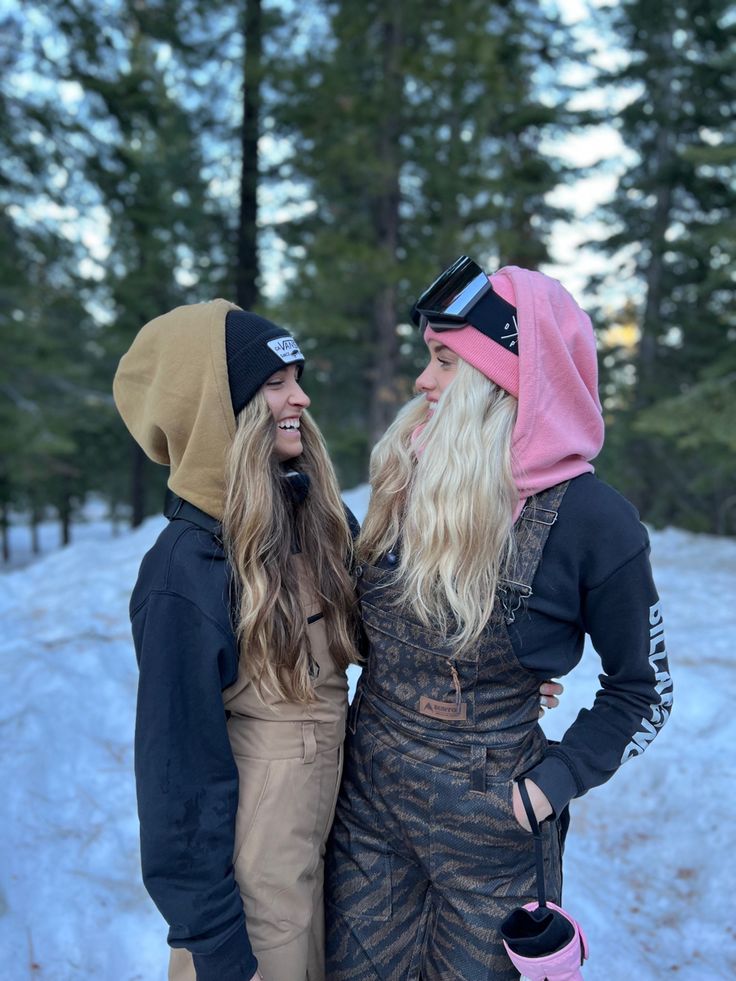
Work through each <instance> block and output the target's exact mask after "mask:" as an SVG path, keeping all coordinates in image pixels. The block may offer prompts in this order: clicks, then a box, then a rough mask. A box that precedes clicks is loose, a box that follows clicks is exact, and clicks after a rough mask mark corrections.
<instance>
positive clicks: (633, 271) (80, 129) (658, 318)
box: [0, 0, 736, 562]
mask: <svg viewBox="0 0 736 981" xmlns="http://www.w3.org/2000/svg"><path fill="white" fill-rule="evenodd" d="M735 35H736V6H735V5H734V4H733V3H729V2H725V0H661V2H658V3H656V4H655V3H651V2H650V0H622V2H618V3H606V2H600V0H596V2H591V3H585V2H583V0H574V2H573V0H567V2H560V3H556V2H554V0H539V2H530V0H497V2H493V0H490V2H489V0H484V2H482V3H481V2H479V0H462V2H461V0H435V2H433V3H427V2H426V0H402V2H397V0H331V2H325V0H302V2H299V3H294V2H291V0H270V2H265V0H240V2H235V0H179V2H174V0H107V2H104V3H100V2H97V0H94V2H93V0H48V2H36V0H23V2H22V3H21V2H20V0H0V338H1V341H0V342H1V349H0V531H1V533H2V549H3V559H4V560H5V562H8V561H9V560H10V559H11V558H12V557H11V555H10V538H9V535H8V526H9V523H10V522H11V521H18V520H24V521H27V522H28V523H29V524H30V526H31V529H32V530H34V529H36V528H37V527H38V526H39V524H40V523H41V522H42V521H43V520H44V519H46V518H48V517H49V515H50V514H54V515H56V516H58V519H59V522H60V535H61V537H62V540H63V541H67V540H68V539H69V537H70V535H71V528H72V525H73V521H74V518H75V515H76V514H77V513H79V512H80V511H81V510H82V509H83V507H84V504H85V501H87V500H88V499H89V498H90V497H91V496H95V497H96V498H97V499H98V500H99V499H102V500H104V501H105V502H106V503H107V505H108V506H109V509H110V513H111V515H112V516H113V517H114V518H116V519H119V520H121V521H122V520H125V521H130V522H131V523H132V524H133V525H137V524H139V523H140V522H141V521H142V519H143V518H144V516H145V515H146V514H149V513H153V512H156V511H159V510H160V508H161V504H162V500H163V485H164V480H165V472H164V471H163V470H162V468H160V467H158V468H157V467H155V466H154V465H153V464H151V463H149V462H148V461H147V460H146V459H145V458H144V457H143V456H142V454H141V451H140V450H138V449H137V447H135V446H134V445H133V444H132V440H131V439H130V438H129V436H128V435H127V433H126V431H125V429H124V427H123V426H122V424H121V423H120V421H119V419H118V418H117V415H116V413H115V409H114V405H113V403H112V397H111V392H110V388H111V380H112V376H113V373H114V370H115V367H116V365H117V362H118V360H119V358H120V356H121V354H122V353H123V352H124V351H125V350H126V348H127V347H128V345H129V344H130V342H131V340H132V338H133V336H134V335H135V333H136V332H137V330H138V329H139V328H140V327H141V326H142V325H143V324H144V323H145V322H146V321H148V320H149V319H151V318H152V317H154V316H157V315H158V314H160V313H162V312H164V311H166V310H168V309H171V308H172V307H174V306H177V305H179V304H182V303H189V302H195V301H199V300H206V299H210V298H212V297H215V296H225V297H227V298H229V299H233V300H235V301H236V302H238V303H239V304H241V305H242V306H244V307H246V308H251V309H256V310H258V311H259V312H261V313H263V314H265V315H266V316H269V317H271V318H273V319H275V320H276V321H278V322H280V323H283V324H284V325H286V326H288V327H289V328H290V329H291V330H292V331H293V332H294V334H295V335H296V336H297V337H298V339H299V342H300V344H301V345H302V347H303V348H304V350H305V352H306V353H307V358H308V368H307V375H306V383H307V388H308V391H309V394H310V396H311V397H312V411H313V413H314V415H315V417H316V418H317V420H318V422H319V423H320V425H321V426H322V428H323V430H324V431H325V434H326V436H327V438H328V442H329V445H330V449H331V451H332V455H333V457H334V459H335V461H336V464H337V467H338V471H339V475H340V478H341V481H342V484H343V486H344V487H350V486H353V485H354V484H356V483H358V482H360V481H363V480H365V478H366V474H367V462H368V454H369V451H370V447H371V446H372V444H373V442H374V441H375V439H376V438H377V437H378V436H379V435H380V434H381V432H382V431H383V430H384V428H385V426H386V425H387V423H388V422H389V421H390V420H391V418H392V417H393V416H394V414H395V412H396V409H397V407H398V406H399V405H400V404H401V403H402V402H403V401H405V400H406V398H407V397H408V396H409V395H410V393H411V391H412V382H413V378H414V377H415V375H416V373H417V370H418V368H419V366H420V365H421V361H422V347H423V345H422V342H421V338H420V337H419V336H418V335H417V333H416V331H415V330H414V329H413V328H411V327H410V326H409V323H408V309H409V307H410V305H411V302H412V300H413V299H414V298H415V297H416V294H417V293H418V292H419V291H420V290H421V289H422V288H423V287H424V286H426V285H427V283H428V282H430V281H431V280H432V279H433V278H434V277H435V276H436V275H437V273H438V272H439V271H440V270H441V269H442V268H443V267H444V266H446V265H448V264H449V263H450V262H451V261H453V260H454V259H455V258H456V257H457V256H458V255H459V254H461V253H463V252H465V253H468V254H470V255H472V256H473V257H475V258H476V259H478V260H479V261H480V262H481V263H482V264H483V265H484V266H485V268H487V269H488V270H489V271H490V270H492V269H494V268H495V267H497V266H498V265H501V264H510V263H515V264H519V265H523V266H528V267H531V268H541V269H542V270H543V271H547V272H551V273H552V274H554V275H556V276H557V277H558V278H560V279H561V280H562V281H563V283H565V285H567V286H568V288H570V289H571V290H572V292H573V293H575V295H577V296H578V297H579V298H581V299H582V301H583V304H584V306H585V307H586V308H587V309H588V311H589V312H590V313H591V315H592V317H593V321H594V324H595V326H596V330H597V334H598V339H599V347H600V364H601V370H602V382H601V392H602V398H603V404H604V412H605V416H606V422H607V427H608V436H607V443H606V447H605V449H604V451H603V454H602V456H601V457H600V459H599V461H598V463H597V470H598V473H599V474H600V475H601V476H602V477H603V478H604V479H606V480H609V481H610V482H611V483H613V484H614V485H616V486H617V487H618V488H619V489H620V490H622V491H623V492H624V493H625V494H626V495H627V496H628V497H630V498H631V499H632V500H633V501H634V503H635V504H636V505H637V506H638V507H639V509H640V512H641V514H642V516H643V518H644V519H645V520H646V521H647V522H648V523H650V524H652V525H654V526H663V525H666V524H671V525H677V526H680V527H683V528H688V529H692V530H694V531H701V532H702V531H705V532H713V533H717V534H730V535H733V534H736V454H734V450H736V385H734V382H735V381H736V346H735V345H734V338H735V337H736V303H735V302H734V300H735V299H736V297H735V295H734V294H735V292H736V221H735V220H734V218H735V214H736V209H735V208H734V204H735V203H736V171H735V170H734V162H735V158H736V127H735V123H734V121H735V114H736V70H735V69H736V45H735V44H734V37H735ZM601 189H604V191H605V193H603V194H601Z"/></svg>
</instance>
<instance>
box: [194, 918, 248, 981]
mask: <svg viewBox="0 0 736 981" xmlns="http://www.w3.org/2000/svg"><path fill="white" fill-rule="evenodd" d="M192 959H193V960H194V969H195V971H196V972H197V981H250V979H251V978H252V977H253V975H254V974H255V973H256V970H257V968H258V961H257V960H256V958H255V955H254V953H253V948H252V947H251V945H250V940H249V939H248V934H247V932H246V930H245V927H244V926H242V927H240V928H239V929H238V930H236V931H235V933H234V934H232V936H230V937H228V939H227V940H226V941H225V943H224V944H220V946H219V947H218V948H217V949H216V950H213V951H212V953H210V954H192Z"/></svg>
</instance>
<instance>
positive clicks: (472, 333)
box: [424, 269, 519, 399]
mask: <svg viewBox="0 0 736 981" xmlns="http://www.w3.org/2000/svg"><path fill="white" fill-rule="evenodd" d="M488 278H489V279H490V281H491V285H492V286H493V289H494V290H495V291H496V293H498V295H499V296H500V297H502V298H503V299H504V300H506V302H507V303H510V304H512V306H515V307H517V310H518V304H517V302H516V296H515V295H514V286H513V283H512V282H511V277H510V276H509V275H508V274H507V273H506V272H505V271H504V270H503V269H502V270H500V271H499V272H496V273H494V274H493V275H492V276H489V277H488ZM424 340H425V341H437V342H438V343H439V344H444V345H445V347H447V348H449V349H450V350H451V351H454V352H455V354H457V355H458V356H459V357H461V358H462V359H463V361H467V362H468V364H472V366H473V367H474V368H477V369H478V371H480V372H481V374H483V375H485V376H486V378H490V380H491V381H492V382H495V383H496V384H497V385H500V386H501V388H504V389H506V391H507V392H510V393H511V394H512V395H513V396H514V397H515V398H517V399H518V397H519V355H518V353H516V354H514V352H513V351H509V350H508V349H507V348H505V347H504V346H503V345H502V344H498V343H497V342H496V341H494V340H491V338H490V337H486V335H485V334H481V332H480V331H479V330H476V329H475V327H471V326H470V325H468V326H467V327H461V328H460V329H459V330H443V331H435V330H432V328H431V327H430V326H428V327H427V328H426V329H425V331H424ZM517 351H518V348H517Z"/></svg>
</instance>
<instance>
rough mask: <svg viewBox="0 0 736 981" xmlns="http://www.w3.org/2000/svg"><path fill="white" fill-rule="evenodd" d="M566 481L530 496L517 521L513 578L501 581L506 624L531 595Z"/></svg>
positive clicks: (566, 485) (510, 621)
mask: <svg viewBox="0 0 736 981" xmlns="http://www.w3.org/2000/svg"><path fill="white" fill-rule="evenodd" d="M569 484H570V481H569V480H566V481H564V482H563V483H561V484H555V486H554V487H548V488H547V489H546V490H543V491H541V492H540V493H539V494H535V495H534V497H530V498H529V499H528V500H527V502H526V504H525V505H524V507H523V508H522V509H521V514H520V515H519V518H518V520H517V522H516V527H515V531H514V533H515V535H516V543H517V554H516V564H515V566H514V573H513V577H512V578H509V579H502V580H501V583H502V585H501V587H500V588H501V598H502V602H503V607H504V611H505V619H506V621H507V623H513V621H514V618H515V614H516V612H517V610H518V609H519V607H520V606H521V603H522V600H523V599H524V598H526V597H528V596H531V595H532V583H533V582H534V576H535V575H536V572H537V567H538V566H539V562H540V560H541V558H542V552H543V550H544V546H545V545H546V544H547V538H548V536H549V533H550V529H551V528H552V525H553V524H554V523H555V521H557V513H558V508H559V506H560V503H561V501H562V498H563V497H564V496H565V491H566V490H567V488H568V486H569Z"/></svg>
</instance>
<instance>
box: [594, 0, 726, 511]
mask: <svg viewBox="0 0 736 981" xmlns="http://www.w3.org/2000/svg"><path fill="white" fill-rule="evenodd" d="M732 13H733V6H732V4H730V3H727V2H725V0H667V2H666V3H663V4H658V5H654V6H653V5H651V4H648V3H646V2H644V0H629V2H627V3H624V4H621V5H620V6H619V8H617V9H616V10H615V11H614V23H615V26H616V28H617V30H618V32H619V36H620V37H621V39H622V42H623V44H624V46H625V48H626V50H627V52H628V53H629V60H628V63H627V65H626V66H625V67H624V68H623V69H622V70H620V71H619V72H617V73H615V74H614V75H612V76H611V78H610V80H611V81H612V82H613V83H615V84H616V85H617V86H624V91H625V92H629V93H631V97H630V99H629V101H628V103H627V104H626V105H625V107H624V108H623V110H622V111H621V113H620V115H619V126H620V130H621V135H622V138H623V139H624V142H625V143H626V145H627V146H628V147H629V148H630V149H631V150H633V151H634V152H635V161H634V163H633V164H632V165H631V166H630V167H628V168H627V170H626V171H625V173H624V174H623V176H622V177H621V180H620V183H619V187H618V191H617V193H616V195H615V198H614V200H613V201H612V203H611V205H610V208H609V209H608V215H607V216H608V218H609V220H610V222H611V225H612V227H613V228H614V229H615V230H614V232H613V233H612V234H611V236H610V237H609V239H608V240H607V242H606V243H605V247H606V249H607V250H608V251H609V252H610V253H611V254H612V255H613V256H614V266H613V268H614V270H615V275H616V276H617V277H618V278H619V279H621V280H623V281H626V280H629V281H632V282H634V283H637V284H639V285H640V288H641V296H642V299H641V304H640V309H639V314H638V326H639V335H640V337H639V343H638V346H637V348H636V349H635V358H634V362H633V363H634V366H635V376H634V378H635V383H634V385H633V386H630V387H629V388H628V390H626V391H624V392H621V393H619V399H620V401H621V402H622V404H623V410H622V411H620V412H619V413H618V415H617V417H616V418H615V420H614V424H615V425H616V426H618V427H620V428H621V430H622V432H620V433H619V434H618V436H617V438H616V440H615V443H614V445H615V447H618V451H617V452H613V453H609V455H608V458H607V459H608V466H609V467H611V468H613V469H616V471H617V472H618V474H620V475H621V476H623V479H624V483H625V489H626V490H627V491H628V493H629V494H630V496H632V498H633V499H634V500H635V502H636V503H637V504H638V505H639V507H640V509H641V510H642V511H643V513H644V514H645V515H646V516H647V518H648V519H649V520H652V521H658V522H663V521H673V522H677V523H682V524H686V525H690V526H691V527H697V528H700V529H703V530H706V529H709V528H710V529H715V527H716V522H715V515H717V514H718V512H719V502H720V500H721V499H722V498H723V497H724V495H726V494H727V492H728V488H729V487H732V486H733V484H734V477H736V470H735V469H734V466H733V464H732V463H731V462H730V461H731V459H732V457H731V455H730V454H726V452H725V451H726V444H725V443H724V442H723V441H722V439H721V438H720V436H719V435H718V433H719V432H721V431H722V430H723V429H724V428H725V429H729V428H734V426H736V404H735V403H734V398H733V395H732V394H730V393H732V392H733V385H732V384H731V383H730V382H729V380H728V379H729V378H732V376H733V370H734V361H733V354H732V350H733V340H734V336H735V331H736V320H735V318H734V312H733V311H734V299H736V297H735V295H734V292H735V290H736V283H735V282H734V269H735V268H736V256H734V236H733V215H734V205H735V204H736V182H735V181H734V170H733V163H734V144H735V143H736V133H735V131H734V112H735V110H736V91H735V89H736V82H735V78H736V75H735V73H734V67H736V64H735V61H734V57H735V56H734V34H735V33H736V23H735V22H734V18H733V16H732ZM709 417H713V418H719V417H722V421H723V424H724V425H722V426H718V425H715V426H703V425H702V422H703V421H704V419H707V418H709ZM696 449H697V452H696V453H694V452H693V451H694V450H696ZM604 460H606V458H605V457H604ZM706 461H707V463H706ZM704 463H705V464H706V465H705V466H704ZM706 473H707V479H706V477H705V475H706Z"/></svg>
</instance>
